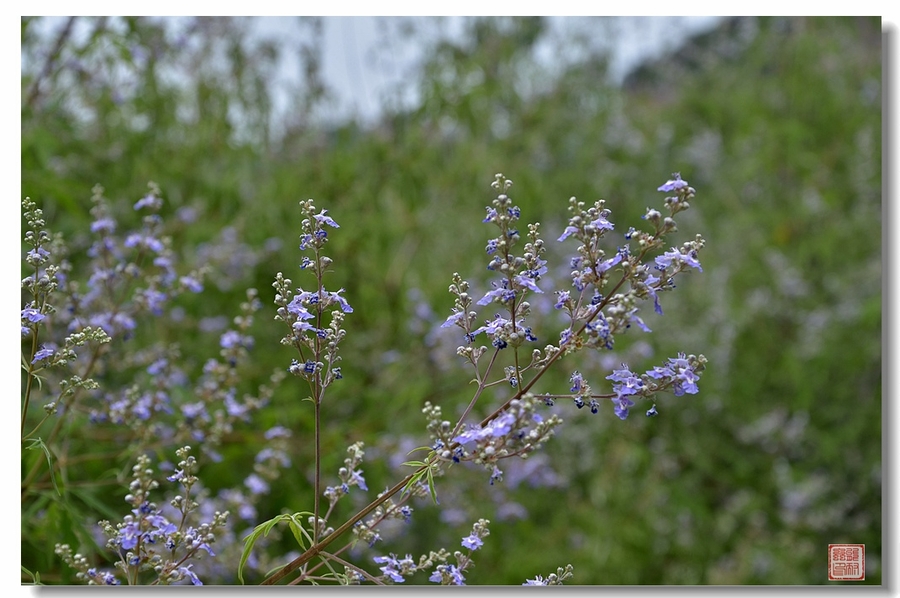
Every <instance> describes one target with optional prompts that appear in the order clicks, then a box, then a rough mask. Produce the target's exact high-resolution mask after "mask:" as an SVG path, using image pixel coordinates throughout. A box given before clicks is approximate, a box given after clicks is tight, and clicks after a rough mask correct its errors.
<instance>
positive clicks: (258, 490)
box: [244, 473, 269, 494]
mask: <svg viewBox="0 0 900 598" xmlns="http://www.w3.org/2000/svg"><path fill="white" fill-rule="evenodd" d="M244 485H245V486H246V487H247V488H248V489H249V490H250V494H265V493H266V492H268V491H269V484H267V483H266V481H265V480H264V479H262V478H261V477H259V476H258V475H257V474H255V473H251V474H250V475H248V476H247V478H246V479H245V480H244Z"/></svg>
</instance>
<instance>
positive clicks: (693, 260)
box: [656, 249, 703, 272]
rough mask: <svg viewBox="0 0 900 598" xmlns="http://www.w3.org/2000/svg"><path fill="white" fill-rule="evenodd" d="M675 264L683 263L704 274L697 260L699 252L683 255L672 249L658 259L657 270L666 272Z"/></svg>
mask: <svg viewBox="0 0 900 598" xmlns="http://www.w3.org/2000/svg"><path fill="white" fill-rule="evenodd" d="M675 262H681V263H683V264H687V265H688V266H690V267H691V268H697V270H699V271H700V272H703V268H702V267H701V266H700V261H699V260H697V252H696V251H691V252H689V253H681V252H680V251H678V250H677V249H672V250H670V251H667V252H665V253H664V254H662V255H659V256H657V257H656V269H657V270H665V269H666V268H668V267H669V266H671V265H672V264H673V263H675Z"/></svg>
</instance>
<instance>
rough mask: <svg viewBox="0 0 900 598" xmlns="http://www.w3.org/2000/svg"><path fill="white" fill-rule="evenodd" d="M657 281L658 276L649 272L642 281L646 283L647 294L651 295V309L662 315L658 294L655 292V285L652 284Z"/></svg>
mask: <svg viewBox="0 0 900 598" xmlns="http://www.w3.org/2000/svg"><path fill="white" fill-rule="evenodd" d="M658 282H659V277H658V276H653V275H652V274H651V275H650V276H648V277H647V279H646V280H645V281H644V284H645V285H646V289H647V294H648V295H650V296H651V297H653V309H654V311H656V313H658V314H659V315H662V313H663V310H662V306H661V305H660V304H659V296H658V295H657V294H656V291H657V287H655V286H653V285H655V284H656V283H658Z"/></svg>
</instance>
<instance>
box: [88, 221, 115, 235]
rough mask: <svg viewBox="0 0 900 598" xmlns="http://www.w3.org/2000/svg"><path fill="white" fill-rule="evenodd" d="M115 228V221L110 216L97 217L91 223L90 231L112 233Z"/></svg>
mask: <svg viewBox="0 0 900 598" xmlns="http://www.w3.org/2000/svg"><path fill="white" fill-rule="evenodd" d="M115 230H116V221H115V220H113V219H112V218H108V217H107V218H98V219H97V220H95V221H94V222H92V223H91V232H92V233H101V232H102V233H108V234H112V233H113V232H115Z"/></svg>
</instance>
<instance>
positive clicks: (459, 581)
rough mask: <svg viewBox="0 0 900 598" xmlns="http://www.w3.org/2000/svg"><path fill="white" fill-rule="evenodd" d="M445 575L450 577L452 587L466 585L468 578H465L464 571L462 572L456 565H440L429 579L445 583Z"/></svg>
mask: <svg viewBox="0 0 900 598" xmlns="http://www.w3.org/2000/svg"><path fill="white" fill-rule="evenodd" d="M444 574H446V575H447V576H448V578H449V580H450V585H455V586H464V585H466V578H465V577H463V574H462V571H460V570H459V568H458V567H457V566H456V565H438V566H437V567H436V568H435V570H434V573H432V574H431V576H430V577H429V578H428V581H432V582H434V583H442V582H443V581H444Z"/></svg>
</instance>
